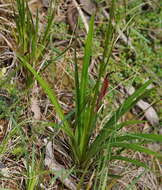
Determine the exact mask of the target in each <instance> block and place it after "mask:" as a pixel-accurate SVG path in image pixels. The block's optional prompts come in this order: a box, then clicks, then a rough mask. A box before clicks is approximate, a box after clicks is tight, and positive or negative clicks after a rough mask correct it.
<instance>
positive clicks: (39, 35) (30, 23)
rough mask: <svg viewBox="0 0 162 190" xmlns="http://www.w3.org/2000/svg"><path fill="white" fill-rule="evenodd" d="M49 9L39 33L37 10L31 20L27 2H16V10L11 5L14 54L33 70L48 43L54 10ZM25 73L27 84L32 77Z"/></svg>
mask: <svg viewBox="0 0 162 190" xmlns="http://www.w3.org/2000/svg"><path fill="white" fill-rule="evenodd" d="M50 7H51V8H50V9H49V11H48V15H47V24H46V26H45V27H44V28H43V31H40V19H39V14H38V10H37V12H36V15H35V19H34V18H33V13H31V11H30V8H29V5H28V1H27V0H16V9H15V8H14V5H13V10H14V18H15V23H16V30H15V31H13V34H14V37H15V42H16V45H17V46H16V50H15V51H16V52H17V54H19V55H20V56H21V57H25V58H26V59H27V60H28V63H30V64H31V65H32V67H34V68H35V69H36V68H37V67H38V63H40V61H42V59H43V55H44V54H45V51H46V48H47V46H48V43H49V41H50V29H51V26H52V23H53V17H54V9H53V8H52V7H53V6H52V1H51V6H50ZM25 72H26V81H27V83H29V84H30V83H31V82H32V76H31V75H30V73H29V72H28V70H25Z"/></svg>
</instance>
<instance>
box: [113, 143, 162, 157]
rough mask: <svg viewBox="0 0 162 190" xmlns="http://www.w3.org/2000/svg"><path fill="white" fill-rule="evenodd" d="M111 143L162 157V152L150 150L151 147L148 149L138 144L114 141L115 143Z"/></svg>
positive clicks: (114, 145)
mask: <svg viewBox="0 0 162 190" xmlns="http://www.w3.org/2000/svg"><path fill="white" fill-rule="evenodd" d="M110 145H111V146H113V147H122V148H126V149H131V150H135V151H138V152H142V153H146V154H149V155H153V156H155V157H162V153H158V152H154V151H152V150H150V149H148V148H146V147H143V146H140V145H138V144H133V143H132V144H130V143H122V142H113V143H110Z"/></svg>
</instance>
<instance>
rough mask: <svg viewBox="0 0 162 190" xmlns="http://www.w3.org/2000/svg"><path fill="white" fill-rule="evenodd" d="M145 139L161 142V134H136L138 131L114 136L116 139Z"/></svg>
mask: <svg viewBox="0 0 162 190" xmlns="http://www.w3.org/2000/svg"><path fill="white" fill-rule="evenodd" d="M133 139H139V140H145V141H149V142H150V141H151V142H162V135H158V134H138V133H128V134H126V135H124V136H120V137H117V138H115V140H116V141H124V140H127V141H128V140H133Z"/></svg>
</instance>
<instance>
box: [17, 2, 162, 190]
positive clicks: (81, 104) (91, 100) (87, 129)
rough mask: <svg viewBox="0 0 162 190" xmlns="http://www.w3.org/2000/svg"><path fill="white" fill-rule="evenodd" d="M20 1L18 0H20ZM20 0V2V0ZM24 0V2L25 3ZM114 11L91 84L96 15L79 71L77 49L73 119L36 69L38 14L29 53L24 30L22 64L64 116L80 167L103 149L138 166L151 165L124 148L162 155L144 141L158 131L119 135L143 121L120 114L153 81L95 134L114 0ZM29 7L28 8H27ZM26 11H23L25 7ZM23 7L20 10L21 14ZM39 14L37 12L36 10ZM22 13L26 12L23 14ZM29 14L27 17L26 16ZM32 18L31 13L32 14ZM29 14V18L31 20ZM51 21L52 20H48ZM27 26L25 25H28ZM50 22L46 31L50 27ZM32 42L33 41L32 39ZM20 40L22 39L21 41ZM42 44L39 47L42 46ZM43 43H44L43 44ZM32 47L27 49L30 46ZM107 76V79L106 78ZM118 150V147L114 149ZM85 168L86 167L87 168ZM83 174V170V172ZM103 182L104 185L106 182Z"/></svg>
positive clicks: (109, 155) (110, 46)
mask: <svg viewBox="0 0 162 190" xmlns="http://www.w3.org/2000/svg"><path fill="white" fill-rule="evenodd" d="M17 1H18V0H17ZM18 2H19V1H18ZM19 3H20V2H19ZM25 5H26V4H23V5H22V6H25ZM110 10H111V14H110V21H109V23H108V26H107V30H106V34H105V44H104V51H103V55H102V60H101V62H100V64H99V68H98V75H97V79H96V81H95V84H94V85H93V86H92V85H91V87H90V79H89V73H88V69H89V65H90V61H91V56H92V46H93V32H94V20H95V15H93V16H92V17H91V20H90V24H89V32H88V35H87V39H86V42H85V48H84V59H83V65H82V70H81V73H79V71H78V65H77V57H76V53H75V56H74V57H75V73H74V75H75V109H74V110H72V112H73V115H74V116H75V117H74V121H73V122H72V121H71V120H70V119H67V117H66V116H65V115H64V112H63V110H62V108H61V105H60V104H59V102H58V99H57V96H56V93H55V91H53V90H52V89H51V88H50V86H49V84H48V83H47V82H46V81H45V80H44V79H43V78H42V77H41V75H40V74H39V73H38V72H37V70H36V68H35V64H36V62H37V61H38V60H39V58H40V57H41V55H42V54H43V50H44V48H43V49H42V48H41V47H42V46H40V44H39V43H38V42H39V40H38V16H37V18H36V25H33V26H35V27H34V29H33V31H35V32H36V33H35V35H34V36H32V38H31V39H32V40H31V41H29V44H30V45H31V46H30V48H32V50H33V52H32V51H28V52H27V55H26V54H25V51H26V47H28V45H27V44H26V42H25V40H24V38H25V35H24V33H23V34H22V39H23V41H22V44H23V45H22V47H23V48H24V49H23V55H22V54H21V55H20V54H18V58H19V60H20V62H21V64H22V65H23V66H24V67H25V68H26V70H27V71H30V73H32V75H33V76H34V77H35V79H36V80H37V81H38V82H39V84H40V86H41V87H42V88H43V90H44V91H45V93H46V94H47V96H48V97H49V99H50V100H51V103H52V104H53V106H54V109H55V111H56V113H57V115H58V117H59V119H60V120H61V123H60V124H59V125H60V126H61V127H60V129H61V130H62V131H63V132H64V133H65V134H66V135H67V137H68V143H69V146H70V148H71V149H70V151H71V156H72V158H73V161H74V163H75V165H76V167H77V168H81V169H84V170H85V171H86V170H87V169H88V168H89V167H90V166H92V165H97V162H98V161H99V160H100V158H101V156H100V155H101V154H103V152H104V150H105V149H106V150H107V152H108V153H107V158H108V159H107V160H108V161H112V160H124V161H126V162H130V163H132V164H135V165H136V166H142V167H145V168H148V167H147V166H146V165H145V164H144V163H143V162H140V161H139V160H135V159H132V158H129V157H124V156H122V154H121V153H122V152H123V151H124V150H127V149H131V150H133V151H139V152H142V153H146V154H148V155H153V156H156V157H161V156H162V154H161V153H157V152H154V151H152V150H150V149H148V148H146V147H145V146H142V144H146V143H148V142H162V136H161V135H157V134H139V133H127V134H124V135H120V133H119V131H120V130H121V129H122V128H123V127H124V126H127V125H133V124H138V123H141V121H136V120H134V121H127V122H121V123H120V122H119V120H120V118H121V117H122V116H123V115H124V114H125V113H126V112H128V111H129V110H130V109H131V108H133V106H134V105H135V104H136V103H137V102H138V101H139V100H140V99H141V98H142V97H144V96H145V95H147V94H148V93H149V92H150V90H148V89H147V87H148V86H149V85H150V84H151V81H147V82H146V83H145V84H143V85H142V86H141V87H140V88H139V89H138V90H136V91H135V92H134V93H133V94H132V95H131V96H129V97H128V98H127V99H126V100H125V102H124V103H122V105H121V106H120V107H119V108H118V109H117V110H116V111H115V112H114V113H113V114H112V116H111V117H110V119H109V120H108V121H107V122H106V123H105V124H104V126H103V128H102V129H101V130H100V131H99V133H98V134H97V136H96V137H93V134H94V131H95V129H96V128H97V121H98V118H99V116H100V112H99V107H100V104H101V102H102V101H103V98H104V96H105V94H106V91H107V88H108V83H109V81H108V76H109V75H108V74H107V69H106V68H107V65H108V63H109V59H110V57H111V53H112V49H113V45H114V41H115V35H114V33H115V26H114V24H113V22H114V19H115V16H114V15H115V14H114V13H115V1H114V0H112V4H111V9H110ZM27 11H28V9H27ZM23 12H24V11H23ZM20 13H21V11H20V12H19V15H21V14H20ZM37 15H38V14H37ZM22 17H23V16H22ZM27 18H28V17H27ZM29 18H31V15H30V14H29ZM29 18H28V20H30V19H29ZM21 20H24V17H23V19H22V18H21V19H20V20H19V21H17V29H18V32H19V33H20V34H21V32H20V31H21V30H20V29H21V27H22V26H23V27H22V28H24V25H25V24H24V23H26V22H22V23H21ZM49 23H51V20H50V21H49ZM25 26H26V25H25ZM50 26H51V24H49V27H47V28H48V30H47V32H48V31H49V28H50ZM28 27H29V26H26V27H25V29H24V30H28V29H27V28H28ZM44 36H45V37H43V39H44V40H43V45H44V44H45V43H46V40H47V38H46V36H47V35H46V32H45V34H44ZM31 42H32V43H31ZM20 44H21V43H20ZM39 47H40V49H39ZM43 47H44V46H43ZM30 48H29V49H28V48H27V49H28V50H30ZM33 56H35V58H34V61H33V62H31V61H30V58H31V57H32V58H33ZM103 79H104V80H103ZM114 150H115V151H114ZM85 168H86V169H85ZM83 175H84V174H83ZM101 186H102V185H101ZM103 186H104V185H103Z"/></svg>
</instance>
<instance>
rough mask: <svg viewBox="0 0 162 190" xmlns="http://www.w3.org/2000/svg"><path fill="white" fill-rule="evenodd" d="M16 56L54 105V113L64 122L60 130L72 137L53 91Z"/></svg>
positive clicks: (30, 67)
mask: <svg viewBox="0 0 162 190" xmlns="http://www.w3.org/2000/svg"><path fill="white" fill-rule="evenodd" d="M17 56H18V58H19V59H20V60H21V62H22V64H23V65H24V66H25V67H26V68H27V69H28V70H29V71H30V72H31V73H32V74H33V75H34V77H35V78H36V80H37V81H38V82H39V84H40V85H41V87H42V88H43V90H44V91H45V92H46V94H47V96H48V97H49V99H50V100H51V102H52V104H53V105H54V108H55V110H56V113H57V114H58V116H59V118H60V120H63V121H64V124H63V126H64V127H63V128H62V129H63V130H64V132H65V133H66V134H67V135H68V136H70V137H73V131H72V129H71V128H70V126H69V123H68V122H67V120H65V116H64V114H63V111H62V109H61V107H60V104H59V102H58V100H57V97H56V95H55V93H54V91H53V90H52V89H51V88H50V86H49V85H48V83H47V82H46V81H45V80H44V79H43V78H42V77H41V76H40V75H39V74H38V73H37V72H36V71H35V70H34V68H33V67H32V66H31V65H30V64H29V63H28V62H27V61H26V60H25V59H23V58H22V57H21V56H19V55H17Z"/></svg>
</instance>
